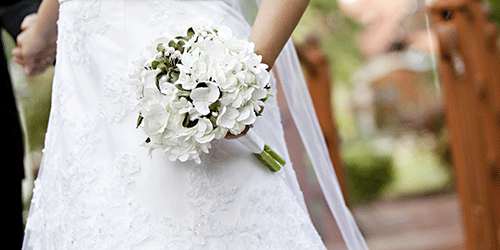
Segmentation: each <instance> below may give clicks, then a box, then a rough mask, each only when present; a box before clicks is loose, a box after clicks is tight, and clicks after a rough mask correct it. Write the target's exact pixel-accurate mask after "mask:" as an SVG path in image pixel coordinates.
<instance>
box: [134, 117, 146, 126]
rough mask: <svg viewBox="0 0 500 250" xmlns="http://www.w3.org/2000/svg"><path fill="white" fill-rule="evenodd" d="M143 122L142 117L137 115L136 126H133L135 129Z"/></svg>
mask: <svg viewBox="0 0 500 250" xmlns="http://www.w3.org/2000/svg"><path fill="white" fill-rule="evenodd" d="M143 120H144V117H142V115H139V117H137V126H135V128H139V126H140V125H141V123H142V121H143Z"/></svg>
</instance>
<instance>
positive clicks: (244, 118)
mask: <svg viewBox="0 0 500 250" xmlns="http://www.w3.org/2000/svg"><path fill="white" fill-rule="evenodd" d="M239 112H240V114H239V115H238V117H237V118H236V121H238V122H240V123H242V124H244V125H250V124H253V123H254V122H255V119H256V118H257V115H256V114H255V111H254V108H253V107H252V106H251V105H247V106H244V107H242V108H240V109H239Z"/></svg>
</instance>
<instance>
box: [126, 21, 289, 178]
mask: <svg viewBox="0 0 500 250" xmlns="http://www.w3.org/2000/svg"><path fill="white" fill-rule="evenodd" d="M149 52H150V56H148V58H145V59H143V60H142V62H140V63H139V65H140V66H139V67H138V68H137V70H136V72H135V73H134V74H133V75H132V76H131V78H132V79H133V80H135V83H137V86H138V98H139V112H140V113H139V118H138V121H137V127H141V128H142V129H143V130H144V132H145V133H146V135H147V136H148V138H147V139H146V144H145V145H147V146H148V147H149V149H150V152H151V151H152V150H154V149H163V151H164V152H165V153H166V154H167V155H168V157H169V159H170V160H172V161H175V160H179V161H181V162H185V161H188V160H195V161H196V162H197V163H200V162H201V160H200V153H201V152H205V153H208V152H209V149H210V146H211V144H210V142H211V141H212V140H214V139H222V138H224V137H225V136H226V134H227V133H228V132H230V133H232V134H235V135H237V134H240V133H241V132H243V130H244V129H245V128H246V126H252V124H253V123H254V122H255V119H256V118H257V117H258V116H259V115H260V113H261V110H262V109H263V107H264V103H265V102H266V100H267V98H269V97H270V96H271V95H270V94H268V90H269V88H270V83H269V80H270V75H269V72H267V70H266V69H267V67H268V66H267V65H266V64H263V63H261V60H262V57H261V56H258V55H257V54H255V53H254V44H253V43H250V42H248V41H247V40H239V39H237V37H236V36H235V35H234V34H233V33H232V31H231V30H230V28H228V27H225V26H224V27H220V28H218V29H213V28H207V27H200V28H196V29H195V28H189V29H188V30H187V32H186V34H185V35H182V36H178V37H175V39H172V40H169V41H168V40H164V41H161V40H159V41H158V42H157V44H156V46H151V47H150V48H149ZM144 60H145V61H144ZM238 140H240V141H241V142H242V143H243V144H244V145H247V147H248V148H249V150H250V151H252V152H253V153H255V155H256V157H257V158H259V159H260V160H261V161H262V162H263V163H264V164H265V165H266V166H267V167H268V168H269V169H270V170H271V171H278V170H280V169H281V166H283V165H285V161H284V160H283V159H282V157H280V156H279V155H278V154H276V153H275V152H274V151H273V150H272V149H271V148H270V147H269V146H267V145H265V144H264V142H263V141H262V139H261V138H259V137H258V136H257V135H256V134H255V133H254V132H253V131H251V130H250V131H248V133H247V134H246V135H245V136H243V137H240V138H239V139H238Z"/></svg>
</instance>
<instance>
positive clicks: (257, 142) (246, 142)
mask: <svg viewBox="0 0 500 250" xmlns="http://www.w3.org/2000/svg"><path fill="white" fill-rule="evenodd" d="M238 142H239V143H241V144H242V145H243V146H245V147H246V148H247V149H248V150H250V151H252V153H255V154H260V153H262V151H264V146H265V145H266V143H265V142H264V140H262V138H260V136H258V135H257V134H256V133H255V132H253V131H252V129H250V130H248V132H247V134H246V135H245V136H242V137H240V138H238Z"/></svg>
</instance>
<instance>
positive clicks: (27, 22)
mask: <svg viewBox="0 0 500 250" xmlns="http://www.w3.org/2000/svg"><path fill="white" fill-rule="evenodd" d="M36 17H37V14H36V13H33V14H29V15H27V16H26V17H25V18H24V20H23V22H22V23H21V30H25V29H27V28H28V27H30V26H31V25H32V24H33V23H34V22H35V21H36Z"/></svg>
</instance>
